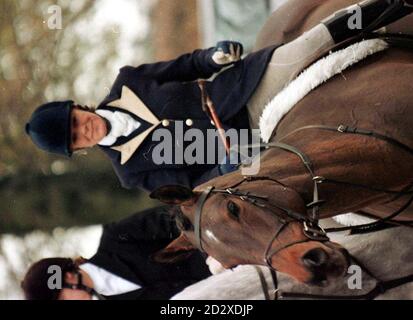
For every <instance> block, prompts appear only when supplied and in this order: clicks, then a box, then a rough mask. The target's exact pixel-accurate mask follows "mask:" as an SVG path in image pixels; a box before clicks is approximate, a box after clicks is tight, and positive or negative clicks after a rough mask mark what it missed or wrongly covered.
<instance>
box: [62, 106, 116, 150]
mask: <svg viewBox="0 0 413 320" xmlns="http://www.w3.org/2000/svg"><path fill="white" fill-rule="evenodd" d="M70 126H71V144H70V149H71V150H72V151H76V150H79V149H85V148H91V147H93V146H95V145H97V144H98V143H99V142H100V141H101V140H102V139H103V138H104V137H105V136H106V135H107V132H108V128H107V125H106V122H105V120H103V118H102V117H100V116H99V115H97V114H96V113H93V112H89V111H85V110H81V109H79V108H77V107H74V108H73V110H72V112H71V124H70Z"/></svg>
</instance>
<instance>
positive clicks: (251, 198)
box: [194, 177, 329, 269]
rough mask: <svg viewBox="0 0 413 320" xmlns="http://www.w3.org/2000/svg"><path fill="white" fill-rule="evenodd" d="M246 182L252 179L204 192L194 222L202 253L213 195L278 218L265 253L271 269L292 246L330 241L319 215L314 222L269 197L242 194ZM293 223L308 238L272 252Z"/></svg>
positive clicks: (265, 258) (196, 239)
mask: <svg viewBox="0 0 413 320" xmlns="http://www.w3.org/2000/svg"><path fill="white" fill-rule="evenodd" d="M261 180H270V181H273V182H276V183H278V184H281V183H280V182H278V181H276V180H275V179H270V178H261ZM245 181H251V179H249V178H248V177H244V179H242V181H241V182H238V183H237V184H236V185H234V186H232V187H230V188H226V189H217V188H215V187H214V186H208V187H207V188H206V189H205V190H203V191H202V193H201V195H200V196H199V198H198V200H197V203H196V211H195V221H194V233H195V241H196V245H197V247H198V249H199V250H200V251H202V252H204V248H203V245H202V227H201V224H202V213H203V207H204V204H205V202H206V200H207V199H208V198H209V196H210V195H211V194H226V195H230V196H234V197H238V198H239V199H240V200H242V201H246V202H249V203H251V204H252V205H254V206H256V207H259V208H269V209H270V211H271V212H272V213H274V214H275V215H276V216H277V218H278V220H279V222H280V223H281V224H280V226H279V227H278V228H277V230H276V231H275V233H274V235H273V237H272V238H271V240H270V241H269V243H268V245H267V247H266V249H265V251H264V261H265V263H266V264H267V266H268V267H269V268H271V269H274V268H273V267H272V266H271V257H273V256H274V255H276V254H278V253H279V252H280V251H282V250H284V249H287V248H289V247H291V246H294V245H296V244H300V243H304V242H308V241H312V240H316V241H321V242H324V241H328V240H329V238H328V237H327V234H326V232H325V231H324V230H323V229H322V228H321V227H320V226H319V221H318V215H317V216H316V219H314V220H313V218H312V217H307V216H305V215H303V214H301V213H298V212H296V211H294V210H291V209H288V208H285V207H283V206H280V205H278V204H276V203H272V202H270V201H269V199H268V197H267V196H260V195H255V194H252V193H250V192H242V191H240V190H239V189H236V187H238V186H239V185H241V184H242V183H244V182H245ZM274 209H275V210H277V209H278V210H280V211H281V212H282V213H283V214H284V215H285V216H286V217H283V216H281V215H280V214H278V213H276V212H275V210H274ZM293 221H295V222H297V221H298V222H301V223H302V224H303V233H304V235H305V236H306V238H305V239H302V240H297V241H294V242H291V243H288V244H286V245H284V246H281V247H279V248H275V249H273V250H271V248H272V246H273V243H274V241H276V240H277V239H278V238H279V236H280V234H281V233H282V231H283V230H284V229H285V228H286V227H287V226H288V224H289V223H291V222H293Z"/></svg>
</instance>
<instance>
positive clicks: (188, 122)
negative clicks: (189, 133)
mask: <svg viewBox="0 0 413 320" xmlns="http://www.w3.org/2000/svg"><path fill="white" fill-rule="evenodd" d="M185 124H186V125H187V126H188V127H191V126H193V124H194V121H193V120H192V119H186V121H185Z"/></svg>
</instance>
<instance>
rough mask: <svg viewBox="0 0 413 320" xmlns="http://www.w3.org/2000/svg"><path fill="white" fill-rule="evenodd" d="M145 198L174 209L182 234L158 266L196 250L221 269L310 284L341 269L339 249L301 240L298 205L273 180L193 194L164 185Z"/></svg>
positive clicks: (344, 257)
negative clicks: (269, 271)
mask: <svg viewBox="0 0 413 320" xmlns="http://www.w3.org/2000/svg"><path fill="white" fill-rule="evenodd" d="M247 188H248V193H247ZM151 197H153V198H156V199H159V200H161V201H163V202H165V203H168V204H175V205H178V207H177V214H176V216H177V223H178V226H179V228H180V229H181V231H182V233H181V236H180V237H179V238H178V239H177V240H175V241H173V242H172V243H171V244H170V245H169V246H168V247H167V248H165V249H164V250H162V251H161V252H159V253H158V254H157V255H156V259H158V260H159V261H164V262H167V261H174V260H175V259H176V258H177V257H178V256H180V255H185V254H187V253H188V252H189V251H191V250H194V249H201V250H204V251H205V252H206V253H208V255H210V256H212V257H213V258H215V259H216V260H218V261H219V262H220V263H221V264H222V265H223V266H224V267H225V268H233V267H235V266H237V265H241V264H255V265H266V266H270V267H271V268H274V269H276V270H278V271H280V272H284V273H287V274H289V275H291V276H293V277H294V278H296V279H297V280H298V281H301V282H305V283H309V284H314V285H326V284H328V282H329V280H332V279H334V278H336V277H340V276H343V275H344V273H345V272H346V270H347V266H348V259H347V253H346V251H345V249H344V248H342V247H340V246H339V245H337V244H334V243H332V242H329V241H327V239H322V241H317V240H313V239H311V238H309V237H308V236H306V234H305V232H304V225H305V223H304V221H303V220H300V217H306V207H305V205H304V202H303V200H302V199H301V197H300V196H299V194H298V193H297V192H295V191H294V190H292V189H290V188H287V187H285V186H283V185H281V184H279V183H276V182H275V181H268V180H266V181H250V182H248V183H247V182H241V183H239V184H238V185H237V188H236V189H235V188H232V189H219V188H215V189H211V188H206V189H203V188H202V187H200V189H199V190H197V189H196V191H191V190H190V189H187V188H185V187H181V186H165V187H161V188H160V189H158V190H156V191H154V192H153V193H152V194H151Z"/></svg>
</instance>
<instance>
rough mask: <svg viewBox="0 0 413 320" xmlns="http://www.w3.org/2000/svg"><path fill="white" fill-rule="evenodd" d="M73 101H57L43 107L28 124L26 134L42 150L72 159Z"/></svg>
mask: <svg viewBox="0 0 413 320" xmlns="http://www.w3.org/2000/svg"><path fill="white" fill-rule="evenodd" d="M72 109H73V101H71V100H69V101H56V102H51V103H47V104H44V105H41V106H40V107H38V108H37V109H36V110H35V111H34V112H33V114H32V117H31V118H30V121H29V122H28V123H27V124H26V133H27V134H28V135H29V136H30V138H31V139H32V141H33V143H34V144H35V145H36V146H37V147H39V148H40V149H42V150H44V151H47V152H51V153H55V154H60V155H63V156H67V157H70V156H71V155H72V151H71V150H70V140H71V131H70V130H71V129H70V115H71V111H72Z"/></svg>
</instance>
